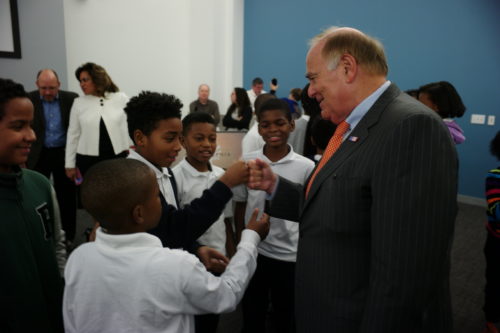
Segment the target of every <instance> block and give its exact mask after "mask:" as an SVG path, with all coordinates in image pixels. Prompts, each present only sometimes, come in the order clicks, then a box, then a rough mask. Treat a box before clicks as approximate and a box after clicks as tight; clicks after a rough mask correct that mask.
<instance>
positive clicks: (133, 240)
mask: <svg viewBox="0 0 500 333" xmlns="http://www.w3.org/2000/svg"><path fill="white" fill-rule="evenodd" d="M95 242H96V245H97V246H99V247H104V248H111V249H115V250H118V249H127V248H129V249H133V248H139V247H160V248H161V247H162V245H161V241H160V239H159V238H158V237H156V236H153V235H151V234H148V233H146V232H136V233H133V234H122V235H112V234H108V233H106V232H104V230H103V229H102V228H98V229H97V231H96V239H95Z"/></svg>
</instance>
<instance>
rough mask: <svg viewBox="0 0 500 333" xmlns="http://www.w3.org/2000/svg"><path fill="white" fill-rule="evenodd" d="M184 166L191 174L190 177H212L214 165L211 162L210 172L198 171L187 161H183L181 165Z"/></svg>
mask: <svg viewBox="0 0 500 333" xmlns="http://www.w3.org/2000/svg"><path fill="white" fill-rule="evenodd" d="M179 164H180V165H182V167H183V168H184V169H185V170H186V171H187V172H188V173H189V175H191V176H193V177H206V176H207V175H210V174H211V172H210V171H212V165H211V164H210V162H209V164H208V165H209V170H208V171H198V170H196V168H195V167H193V166H192V165H191V164H190V163H189V162H188V161H187V160H186V159H183V160H182V161H180V163H179Z"/></svg>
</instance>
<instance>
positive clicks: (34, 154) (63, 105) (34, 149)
mask: <svg viewBox="0 0 500 333" xmlns="http://www.w3.org/2000/svg"><path fill="white" fill-rule="evenodd" d="M28 95H29V98H30V99H31V102H32V103H33V106H34V108H35V113H34V116H33V130H34V131H35V134H36V141H35V142H34V143H33V144H32V145H31V151H30V154H29V156H28V162H27V165H28V168H30V169H32V168H33V167H34V166H35V165H36V162H38V158H39V157H40V152H41V151H42V147H43V143H44V141H45V116H44V112H43V105H42V101H41V99H40V93H39V92H38V90H34V91H32V92H30V93H29V94H28ZM77 97H78V94H76V93H74V92H71V91H64V90H59V107H60V109H61V120H62V123H63V126H64V130H65V131H67V130H68V125H69V114H70V111H71V107H72V106H73V101H74V100H75V98H77Z"/></svg>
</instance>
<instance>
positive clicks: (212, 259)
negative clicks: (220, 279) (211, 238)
mask: <svg viewBox="0 0 500 333" xmlns="http://www.w3.org/2000/svg"><path fill="white" fill-rule="evenodd" d="M196 255H197V256H198V258H199V259H200V261H201V262H202V264H203V265H204V266H205V268H206V269H207V271H209V272H212V273H216V274H222V273H224V271H225V270H226V266H227V264H228V263H229V259H228V258H227V257H226V256H225V255H223V254H222V253H220V252H219V251H217V250H215V249H212V248H211V247H208V246H200V247H199V248H198V250H197V251H196Z"/></svg>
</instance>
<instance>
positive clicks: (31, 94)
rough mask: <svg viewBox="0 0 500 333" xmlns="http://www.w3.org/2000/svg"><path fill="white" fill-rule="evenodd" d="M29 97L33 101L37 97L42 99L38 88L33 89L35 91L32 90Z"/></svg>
mask: <svg viewBox="0 0 500 333" xmlns="http://www.w3.org/2000/svg"><path fill="white" fill-rule="evenodd" d="M28 97H29V99H31V100H32V101H34V100H36V99H40V92H39V91H38V90H33V91H30V92H29V93H28Z"/></svg>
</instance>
